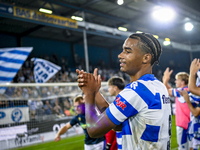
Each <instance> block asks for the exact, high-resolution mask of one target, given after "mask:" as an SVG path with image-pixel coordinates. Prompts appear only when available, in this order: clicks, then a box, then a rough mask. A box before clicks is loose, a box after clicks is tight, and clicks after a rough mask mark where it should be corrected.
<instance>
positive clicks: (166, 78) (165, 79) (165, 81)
mask: <svg viewBox="0 0 200 150" xmlns="http://www.w3.org/2000/svg"><path fill="white" fill-rule="evenodd" d="M172 72H173V70H171V71H169V67H167V68H166V70H165V72H164V74H163V78H162V80H163V84H164V85H165V86H166V88H167V91H168V93H169V96H173V94H172V88H171V86H170V85H169V83H168V82H169V80H170V76H171V74H172Z"/></svg>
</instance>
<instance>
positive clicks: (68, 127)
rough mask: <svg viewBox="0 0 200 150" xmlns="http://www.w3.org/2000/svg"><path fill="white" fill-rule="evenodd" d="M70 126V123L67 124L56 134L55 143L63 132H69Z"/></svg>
mask: <svg viewBox="0 0 200 150" xmlns="http://www.w3.org/2000/svg"><path fill="white" fill-rule="evenodd" d="M71 127H72V126H71V125H70V123H69V122H68V123H67V124H66V125H65V126H64V127H62V128H61V129H60V130H59V131H58V133H57V134H56V137H55V139H54V140H55V141H56V142H58V141H60V140H61V137H60V136H61V135H62V134H64V133H65V132H67V130H69V129H70V128H71Z"/></svg>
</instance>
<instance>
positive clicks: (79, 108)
mask: <svg viewBox="0 0 200 150" xmlns="http://www.w3.org/2000/svg"><path fill="white" fill-rule="evenodd" d="M82 101H83V97H82V96H77V97H75V99H74V101H73V102H74V108H75V111H76V113H77V116H75V117H74V118H73V119H72V120H71V121H70V122H68V123H67V124H66V125H65V126H64V127H62V128H61V129H60V130H59V131H58V133H57V135H56V137H55V141H56V142H57V141H60V140H61V137H60V136H61V135H62V134H64V133H65V132H67V130H68V129H70V128H71V127H72V126H74V125H76V124H77V123H78V124H79V125H80V126H81V127H82V128H83V130H84V133H85V144H84V149H85V150H94V149H95V150H103V149H104V147H105V144H104V141H105V137H104V136H102V137H99V138H91V137H90V136H89V135H88V133H87V130H86V121H85V104H84V103H82Z"/></svg>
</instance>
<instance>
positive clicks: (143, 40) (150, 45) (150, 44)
mask: <svg viewBox="0 0 200 150" xmlns="http://www.w3.org/2000/svg"><path fill="white" fill-rule="evenodd" d="M129 38H132V39H138V40H139V42H140V43H138V44H139V46H141V49H142V50H144V51H145V52H146V53H150V54H151V55H152V60H151V65H153V64H154V63H156V64H158V63H159V58H160V55H161V52H162V48H161V45H160V43H159V41H158V40H157V39H156V38H155V37H154V36H153V35H152V34H149V33H135V34H132V35H130V36H129Z"/></svg>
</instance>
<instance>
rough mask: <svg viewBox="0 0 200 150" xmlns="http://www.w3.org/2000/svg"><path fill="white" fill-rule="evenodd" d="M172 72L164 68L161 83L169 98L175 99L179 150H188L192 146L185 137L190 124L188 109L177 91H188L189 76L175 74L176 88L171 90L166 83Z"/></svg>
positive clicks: (182, 73) (184, 73)
mask: <svg viewBox="0 0 200 150" xmlns="http://www.w3.org/2000/svg"><path fill="white" fill-rule="evenodd" d="M172 72H173V70H171V71H169V68H166V70H165V72H164V75H163V83H164V85H165V86H166V87H167V89H168V92H169V96H171V97H175V104H176V112H175V120H176V136H177V143H178V149H179V150H188V149H190V147H191V146H192V143H191V142H190V140H189V139H188V137H187V129H188V125H189V122H190V109H189V107H188V105H187V103H186V101H185V99H184V97H182V96H181V95H180V94H179V92H178V91H179V90H184V89H186V90H188V86H187V85H188V79H189V75H188V73H186V72H179V73H177V74H176V76H175V78H176V80H175V83H176V88H172V87H171V86H170V85H169V84H168V81H169V80H170V76H171V74H172Z"/></svg>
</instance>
